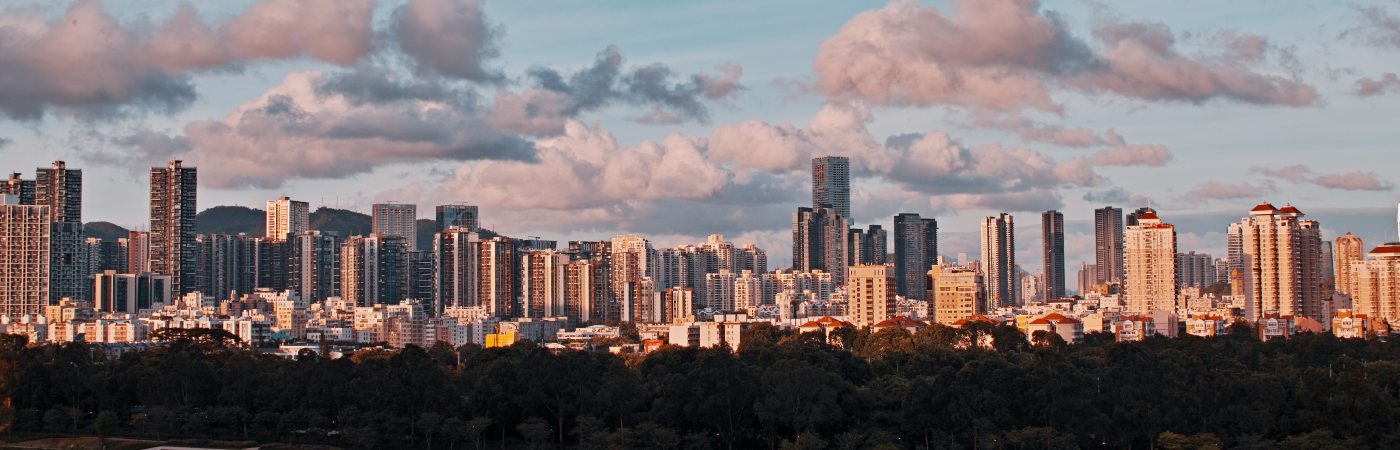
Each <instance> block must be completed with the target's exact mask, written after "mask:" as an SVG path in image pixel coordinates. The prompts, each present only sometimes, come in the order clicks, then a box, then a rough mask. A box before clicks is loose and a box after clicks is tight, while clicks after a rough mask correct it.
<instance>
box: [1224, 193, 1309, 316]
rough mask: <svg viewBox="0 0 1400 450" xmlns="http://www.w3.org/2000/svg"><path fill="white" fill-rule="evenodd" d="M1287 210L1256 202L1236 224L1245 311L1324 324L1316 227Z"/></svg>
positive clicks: (1294, 212)
mask: <svg viewBox="0 0 1400 450" xmlns="http://www.w3.org/2000/svg"><path fill="white" fill-rule="evenodd" d="M1303 217H1304V214H1303V212H1302V211H1299V210H1298V208H1295V207H1293V205H1285V206H1284V207H1283V208H1275V207H1274V205H1271V204H1268V203H1261V204H1260V205H1259V206H1255V207H1254V209H1251V210H1250V211H1249V217H1245V218H1244V219H1242V220H1241V221H1240V222H1239V224H1240V228H1241V232H1242V239H1241V240H1242V244H1243V249H1244V251H1243V255H1244V256H1243V265H1244V270H1243V271H1242V272H1241V276H1242V277H1243V280H1241V281H1242V289H1243V290H1244V294H1245V295H1246V296H1247V298H1246V303H1245V312H1246V315H1248V316H1249V318H1250V319H1253V320H1257V318H1258V317H1261V316H1262V315H1263V314H1264V313H1277V314H1281V315H1292V316H1305V317H1309V318H1312V319H1313V320H1317V321H1326V320H1329V319H1330V318H1329V317H1327V315H1328V314H1327V312H1326V311H1324V305H1323V303H1322V300H1323V299H1322V286H1321V285H1322V264H1324V263H1323V261H1322V258H1321V253H1322V251H1321V247H1322V239H1321V226H1320V225H1319V224H1318V223H1317V221H1313V220H1305V219H1303Z"/></svg>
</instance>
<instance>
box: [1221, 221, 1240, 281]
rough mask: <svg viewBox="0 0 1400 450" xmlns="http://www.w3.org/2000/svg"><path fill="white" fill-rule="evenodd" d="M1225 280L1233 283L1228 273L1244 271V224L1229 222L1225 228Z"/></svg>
mask: <svg viewBox="0 0 1400 450" xmlns="http://www.w3.org/2000/svg"><path fill="white" fill-rule="evenodd" d="M1225 264H1226V268H1225V280H1223V281H1229V282H1231V283H1234V282H1235V280H1234V278H1232V277H1231V275H1230V274H1232V273H1236V272H1237V271H1238V273H1241V274H1242V273H1244V271H1245V270H1244V224H1241V223H1239V222H1236V223H1232V224H1230V226H1229V227H1227V228H1226V229H1225Z"/></svg>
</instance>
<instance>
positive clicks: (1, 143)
mask: <svg viewBox="0 0 1400 450" xmlns="http://www.w3.org/2000/svg"><path fill="white" fill-rule="evenodd" d="M13 143H15V141H14V140H13V139H9V138H4V137H0V149H4V148H5V147H8V146H9V145H10V144H13Z"/></svg>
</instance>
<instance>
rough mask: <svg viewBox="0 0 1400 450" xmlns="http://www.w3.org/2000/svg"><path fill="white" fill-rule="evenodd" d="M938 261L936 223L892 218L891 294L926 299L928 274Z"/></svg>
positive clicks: (906, 216) (910, 216) (912, 216)
mask: <svg viewBox="0 0 1400 450" xmlns="http://www.w3.org/2000/svg"><path fill="white" fill-rule="evenodd" d="M937 259H938V221H936V220H934V219H932V218H922V217H919V215H918V214H914V213H901V214H899V215H896V216H894V276H895V291H896V292H897V293H899V295H903V296H905V297H906V298H910V299H914V300H922V299H924V297H925V296H927V295H928V279H927V276H928V270H929V268H930V267H933V263H934V262H935V261H936V260H937Z"/></svg>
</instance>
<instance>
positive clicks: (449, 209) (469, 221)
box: [435, 204, 481, 233]
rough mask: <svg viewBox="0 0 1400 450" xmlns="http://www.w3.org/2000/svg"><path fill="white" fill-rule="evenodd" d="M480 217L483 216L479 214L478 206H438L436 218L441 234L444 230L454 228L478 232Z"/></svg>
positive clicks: (438, 230)
mask: <svg viewBox="0 0 1400 450" xmlns="http://www.w3.org/2000/svg"><path fill="white" fill-rule="evenodd" d="M480 217H481V216H479V215H478V214H477V208H476V205H464V204H454V205H438V206H437V215H436V216H435V219H436V222H437V232H439V233H441V232H442V231H443V230H446V229H448V228H452V227H464V228H466V229H468V230H472V231H476V230H477V229H479V228H478V227H479V226H480V224H479V222H480Z"/></svg>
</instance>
